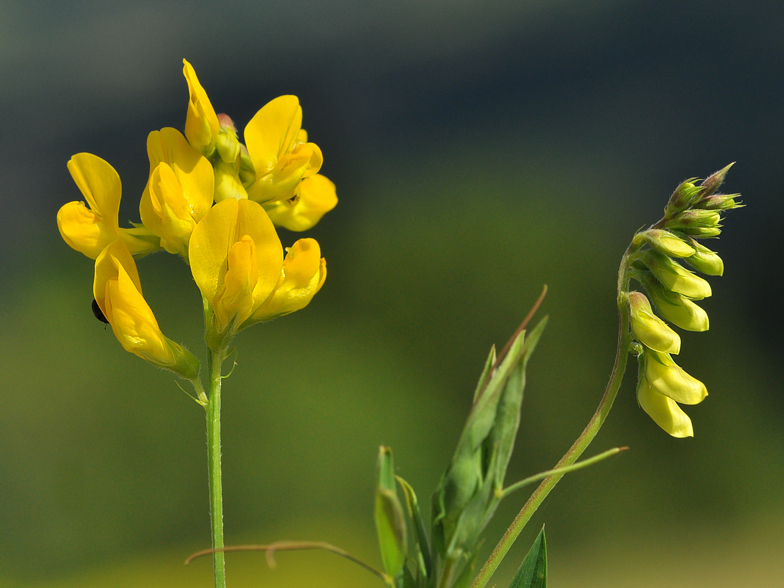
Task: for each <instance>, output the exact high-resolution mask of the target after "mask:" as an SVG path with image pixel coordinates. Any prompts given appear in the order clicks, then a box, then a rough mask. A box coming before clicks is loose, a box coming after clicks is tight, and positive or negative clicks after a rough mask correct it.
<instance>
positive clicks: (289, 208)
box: [264, 174, 338, 231]
mask: <svg viewBox="0 0 784 588" xmlns="http://www.w3.org/2000/svg"><path fill="white" fill-rule="evenodd" d="M337 203H338V197H337V194H336V192H335V184H333V183H332V182H331V181H330V180H328V179H327V178H325V177H324V176H322V175H321V174H315V175H313V176H310V177H309V178H305V179H304V180H302V181H301V182H300V184H299V186H297V188H296V190H295V191H294V196H293V197H292V198H289V199H288V200H282V201H278V202H273V203H270V204H268V205H265V206H264V210H266V211H267V214H269V217H270V219H272V222H273V223H274V224H275V225H276V226H278V227H283V228H285V229H288V230H289V231H307V230H308V229H310V228H311V227H313V226H314V225H315V224H316V223H317V222H319V221H320V220H321V217H322V216H324V215H325V214H326V213H327V212H329V211H330V210H332V209H333V208H335V205H337Z"/></svg>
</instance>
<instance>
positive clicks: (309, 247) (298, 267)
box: [243, 239, 327, 327]
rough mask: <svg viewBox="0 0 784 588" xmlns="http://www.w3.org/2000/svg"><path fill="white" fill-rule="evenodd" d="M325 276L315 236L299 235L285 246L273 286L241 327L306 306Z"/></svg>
mask: <svg viewBox="0 0 784 588" xmlns="http://www.w3.org/2000/svg"><path fill="white" fill-rule="evenodd" d="M326 279H327V261H326V260H325V259H324V258H323V257H321V248H320V247H319V244H318V243H317V242H316V240H315V239H300V240H299V241H297V242H296V243H294V245H293V246H292V247H291V248H290V249H289V250H288V252H287V254H286V259H285V260H284V261H283V269H282V271H281V275H280V279H279V280H278V283H277V285H276V286H275V290H274V291H273V292H272V294H271V295H270V296H269V298H267V300H265V301H264V302H263V304H262V305H261V306H259V307H258V309H256V311H255V312H254V313H253V316H252V317H251V318H250V319H249V320H248V321H247V323H246V324H245V325H243V327H246V326H249V325H251V324H253V323H256V322H260V321H269V320H272V319H274V318H277V317H279V316H283V315H286V314H289V313H292V312H294V311H297V310H300V309H302V308H305V307H306V306H307V305H308V304H309V303H310V301H311V299H312V298H313V296H315V294H316V292H318V291H319V290H320V289H321V286H323V285H324V280H326Z"/></svg>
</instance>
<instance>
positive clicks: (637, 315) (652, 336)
mask: <svg viewBox="0 0 784 588" xmlns="http://www.w3.org/2000/svg"><path fill="white" fill-rule="evenodd" d="M629 314H630V317H631V323H632V331H633V332H634V335H635V337H637V339H638V340H639V341H640V343H642V344H643V345H645V346H646V347H649V348H651V349H654V350H656V351H661V352H664V353H675V354H677V353H679V352H680V350H681V338H680V337H679V336H678V333H676V332H675V331H673V330H672V329H671V328H670V327H668V326H667V325H666V324H665V322H664V321H663V320H661V319H660V318H659V317H657V316H656V315H655V314H653V310H652V309H651V304H650V302H648V299H647V298H646V297H645V295H644V294H642V293H641V292H630V293H629Z"/></svg>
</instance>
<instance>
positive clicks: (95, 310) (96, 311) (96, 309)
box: [93, 298, 109, 325]
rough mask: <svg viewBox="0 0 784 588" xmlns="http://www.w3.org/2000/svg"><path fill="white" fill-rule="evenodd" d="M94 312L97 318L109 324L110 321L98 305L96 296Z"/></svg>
mask: <svg viewBox="0 0 784 588" xmlns="http://www.w3.org/2000/svg"><path fill="white" fill-rule="evenodd" d="M93 314H94V315H95V318H97V319H98V320H99V321H101V322H102V323H105V324H107V325H108V324H109V321H107V320H106V317H105V316H103V312H101V307H100V306H98V302H96V300H95V298H93Z"/></svg>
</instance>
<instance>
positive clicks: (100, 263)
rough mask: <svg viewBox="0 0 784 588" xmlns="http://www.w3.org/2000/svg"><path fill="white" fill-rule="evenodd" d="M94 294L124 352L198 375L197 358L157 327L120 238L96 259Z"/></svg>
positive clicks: (179, 371) (191, 374)
mask: <svg viewBox="0 0 784 588" xmlns="http://www.w3.org/2000/svg"><path fill="white" fill-rule="evenodd" d="M93 296H94V297H95V302H96V304H97V305H98V307H99V308H100V309H101V312H102V313H103V316H104V317H105V318H106V320H107V321H108V323H109V324H110V325H111V326H112V331H114V335H115V337H117V340H118V341H119V342H120V344H121V345H122V346H123V348H124V349H125V350H126V351H130V352H131V353H134V354H136V355H138V356H139V357H141V358H142V359H144V360H146V361H149V362H150V363H153V364H155V365H157V366H158V367H162V368H166V369H169V370H172V371H174V372H176V373H177V374H179V375H180V376H182V377H184V378H187V379H193V378H195V377H196V376H197V375H198V373H199V362H198V360H197V359H196V358H195V357H193V355H191V354H190V353H189V352H188V351H187V350H186V349H184V348H183V347H181V346H180V345H178V344H177V343H174V342H173V341H170V340H169V339H167V338H166V337H165V336H164V335H163V333H162V332H161V329H160V327H158V321H156V320H155V315H154V314H153V312H152V310H151V309H150V307H149V305H148V304H147V302H146V301H145V299H144V296H142V287H141V282H140V281H139V273H138V271H137V270H136V263H134V261H133V257H131V254H130V252H129V251H128V250H127V249H126V247H125V245H124V244H123V243H122V242H121V241H119V240H116V241H113V242H112V243H110V244H109V245H108V246H107V247H106V249H104V250H103V251H102V252H101V254H100V255H99V256H98V258H97V259H96V261H95V280H94V282H93Z"/></svg>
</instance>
